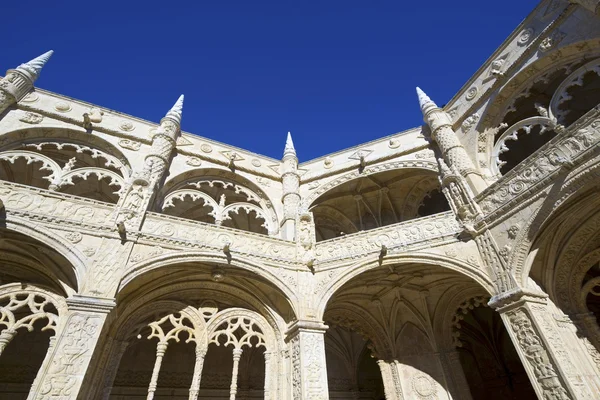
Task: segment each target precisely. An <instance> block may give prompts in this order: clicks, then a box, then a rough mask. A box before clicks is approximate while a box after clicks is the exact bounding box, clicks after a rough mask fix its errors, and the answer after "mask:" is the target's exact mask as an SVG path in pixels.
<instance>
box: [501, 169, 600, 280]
mask: <svg viewBox="0 0 600 400" xmlns="http://www.w3.org/2000/svg"><path fill="white" fill-rule="evenodd" d="M598 178H600V160H598V159H597V158H596V159H592V160H590V161H588V162H586V163H584V164H582V165H581V166H580V167H579V168H578V169H577V170H576V171H574V172H573V173H571V174H570V175H569V176H568V177H567V179H566V180H564V181H563V182H561V184H560V185H559V186H553V187H551V188H550V189H549V190H548V192H547V194H546V196H545V198H544V202H543V203H542V204H541V206H540V207H538V208H537V209H535V210H533V211H532V212H531V214H530V216H529V217H528V219H527V220H526V222H525V223H524V224H523V227H522V228H521V229H520V230H519V233H518V234H517V237H516V238H515V242H514V243H515V245H514V249H513V251H512V252H511V253H510V255H509V259H508V265H510V266H511V267H512V269H513V271H514V274H515V278H516V280H517V282H521V284H522V285H524V286H526V285H527V278H528V277H529V272H530V267H531V262H528V254H529V252H530V250H531V246H532V245H533V243H534V242H535V241H536V239H537V238H538V234H539V232H541V231H543V230H544V229H545V228H546V227H547V226H548V224H551V223H552V221H553V220H554V219H555V217H556V216H558V215H559V214H560V213H562V212H563V211H565V210H566V209H568V207H570V206H571V205H572V204H573V203H574V202H576V201H577V199H578V198H581V196H584V194H585V193H586V192H587V191H589V190H591V189H593V188H595V187H597V185H598V182H599V181H598ZM529 261H532V260H529Z"/></svg>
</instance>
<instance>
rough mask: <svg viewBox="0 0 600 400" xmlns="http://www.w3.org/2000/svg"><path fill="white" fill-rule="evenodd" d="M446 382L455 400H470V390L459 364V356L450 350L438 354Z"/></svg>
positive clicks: (456, 352)
mask: <svg viewBox="0 0 600 400" xmlns="http://www.w3.org/2000/svg"><path fill="white" fill-rule="evenodd" d="M440 359H441V361H442V366H443V368H444V374H445V375H446V382H448V385H449V386H450V388H449V389H450V392H451V393H452V397H453V398H455V399H465V400H471V399H472V398H473V397H472V396H471V390H470V389H469V383H468V382H467V377H466V376H465V371H464V369H463V366H462V364H461V362H460V355H459V353H458V351H456V350H450V351H447V352H444V353H441V354H440Z"/></svg>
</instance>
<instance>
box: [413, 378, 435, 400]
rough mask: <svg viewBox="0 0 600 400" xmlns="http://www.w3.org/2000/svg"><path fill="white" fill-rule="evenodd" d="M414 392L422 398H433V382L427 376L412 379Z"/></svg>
mask: <svg viewBox="0 0 600 400" xmlns="http://www.w3.org/2000/svg"><path fill="white" fill-rule="evenodd" d="M412 386H413V389H414V390H415V392H417V394H418V395H419V396H421V397H422V398H428V397H433V396H435V394H436V393H437V390H436V387H435V382H434V381H433V379H431V378H430V377H428V376H427V375H417V376H415V377H413V379H412Z"/></svg>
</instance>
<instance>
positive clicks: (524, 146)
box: [479, 58, 600, 178]
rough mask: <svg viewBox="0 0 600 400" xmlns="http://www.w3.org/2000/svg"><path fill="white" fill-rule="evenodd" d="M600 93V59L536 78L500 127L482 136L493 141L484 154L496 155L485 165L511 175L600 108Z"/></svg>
mask: <svg viewBox="0 0 600 400" xmlns="http://www.w3.org/2000/svg"><path fill="white" fill-rule="evenodd" d="M515 85H516V83H515ZM598 89H600V58H597V59H595V60H592V61H589V62H587V63H584V62H582V61H581V58H578V59H576V60H571V61H568V62H566V63H565V64H563V65H561V66H559V67H554V68H553V69H552V70H550V71H548V72H546V73H544V74H542V75H540V76H537V77H535V78H532V79H531V80H530V82H529V84H528V85H527V86H525V87H523V88H522V89H521V92H520V93H519V94H518V95H515V96H513V97H512V100H511V102H509V103H508V104H507V105H506V106H505V107H504V111H503V114H501V115H503V117H502V120H501V121H500V125H499V127H498V128H496V129H491V130H489V131H487V132H484V133H483V134H481V135H480V136H481V137H482V139H483V140H484V141H485V140H488V141H493V144H487V145H486V144H482V145H480V148H479V150H480V151H486V148H487V149H488V150H487V151H489V152H490V153H489V158H488V160H489V161H483V165H488V164H489V166H490V170H491V171H490V172H491V175H492V176H494V177H496V178H498V177H500V176H501V175H502V174H504V173H506V172H508V171H509V170H511V169H512V168H513V167H515V166H516V165H517V164H519V163H520V162H521V161H523V160H524V159H525V158H527V157H528V156H529V155H530V154H532V153H533V152H535V151H536V150H537V149H538V148H540V147H541V146H542V145H543V144H544V143H546V142H548V141H549V140H550V139H552V137H554V136H556V135H557V134H562V132H563V131H564V130H565V127H568V126H569V125H571V124H572V123H573V122H575V121H576V120H578V119H579V118H580V117H581V116H583V115H584V114H585V113H587V112H588V111H589V110H591V109H592V108H594V107H596V106H597V105H598V103H599V102H600V94H599V93H600V90H598ZM499 99H500V100H499V101H502V100H505V97H503V96H499ZM495 107H496V106H495V105H494V106H492V107H491V108H492V109H494V108H495ZM488 120H489V119H488ZM492 133H494V134H495V137H491V136H494V135H493V134H492ZM488 137H489V139H488ZM482 139H480V140H482ZM488 146H489V147H488Z"/></svg>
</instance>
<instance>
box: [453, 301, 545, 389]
mask: <svg viewBox="0 0 600 400" xmlns="http://www.w3.org/2000/svg"><path fill="white" fill-rule="evenodd" d="M488 301H489V299H488V298H486V297H476V298H473V299H470V300H467V301H465V302H464V303H463V304H461V306H460V307H459V309H458V310H457V313H456V316H455V318H454V324H453V325H454V337H455V346H456V348H457V350H458V354H459V357H460V363H461V365H462V367H463V370H464V373H465V376H466V378H467V382H468V384H469V389H470V391H471V395H472V397H473V398H474V399H482V398H486V399H489V400H502V399H515V400H521V399H523V400H535V399H537V396H536V394H535V391H534V390H533V387H532V386H531V383H530V382H529V378H528V377H527V373H526V372H525V368H524V367H523V364H522V363H521V361H520V360H519V355H518V354H517V352H516V350H515V347H514V345H513V344H512V342H511V340H510V337H509V336H508V332H507V331H506V327H505V326H504V323H503V322H502V320H501V318H500V315H499V314H498V313H497V312H496V311H494V310H492V309H491V308H489V307H487V302H488Z"/></svg>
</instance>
